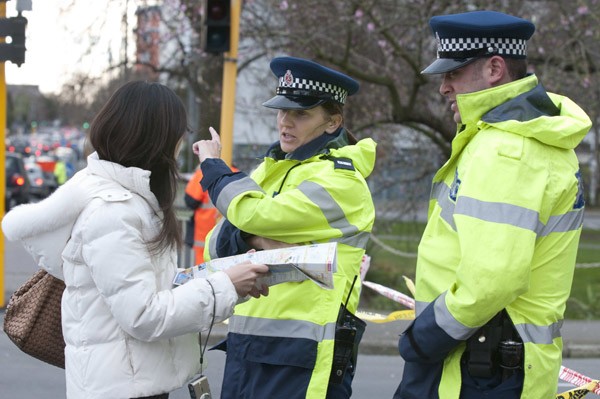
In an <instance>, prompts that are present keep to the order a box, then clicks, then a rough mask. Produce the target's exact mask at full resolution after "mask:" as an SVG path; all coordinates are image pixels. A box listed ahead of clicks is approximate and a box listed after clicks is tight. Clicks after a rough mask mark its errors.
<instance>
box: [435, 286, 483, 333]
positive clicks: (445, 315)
mask: <svg viewBox="0 0 600 399" xmlns="http://www.w3.org/2000/svg"><path fill="white" fill-rule="evenodd" d="M446 294H447V291H446V292H444V293H443V294H442V295H440V296H439V297H438V298H437V299H436V300H435V303H434V305H433V312H434V314H435V322H436V323H437V325H438V326H440V328H441V329H442V330H444V331H445V332H446V334H448V335H449V336H451V337H452V338H454V339H455V340H457V341H464V340H465V339H467V338H469V337H470V336H471V335H473V334H474V333H475V331H477V330H478V329H479V327H467V326H465V325H464V324H462V323H460V322H459V321H458V320H456V319H455V318H454V316H452V314H450V311H449V310H448V308H447V307H446Z"/></svg>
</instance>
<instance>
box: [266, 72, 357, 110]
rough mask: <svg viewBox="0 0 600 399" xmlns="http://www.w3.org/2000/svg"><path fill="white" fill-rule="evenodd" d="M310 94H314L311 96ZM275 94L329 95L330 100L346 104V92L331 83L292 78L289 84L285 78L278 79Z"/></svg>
mask: <svg viewBox="0 0 600 399" xmlns="http://www.w3.org/2000/svg"><path fill="white" fill-rule="evenodd" d="M310 93H314V94H313V95H311V94H310ZM277 94H288V95H298V96H305V97H306V96H314V97H319V95H320V94H329V95H331V99H332V100H334V101H337V102H339V103H341V104H345V103H346V98H347V97H348V91H347V90H344V89H342V88H341V87H339V86H336V85H333V84H331V83H323V82H317V81H316V80H310V79H299V78H294V79H293V80H292V82H291V83H288V82H286V81H285V76H283V77H280V78H279V87H278V88H277Z"/></svg>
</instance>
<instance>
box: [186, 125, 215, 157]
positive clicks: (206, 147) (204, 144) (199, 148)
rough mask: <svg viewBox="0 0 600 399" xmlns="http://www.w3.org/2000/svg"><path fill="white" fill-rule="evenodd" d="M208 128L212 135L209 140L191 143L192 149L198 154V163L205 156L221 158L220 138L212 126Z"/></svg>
mask: <svg viewBox="0 0 600 399" xmlns="http://www.w3.org/2000/svg"><path fill="white" fill-rule="evenodd" d="M208 130H209V132H210V135H211V136H212V139H211V140H200V141H196V142H195V143H194V144H193V145H192V151H194V154H196V155H198V159H200V163H202V161H204V160H205V159H206V158H221V138H220V137H219V133H217V131H216V130H215V129H214V128H213V127H212V126H211V127H210V128H208Z"/></svg>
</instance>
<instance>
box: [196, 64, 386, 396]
mask: <svg viewBox="0 0 600 399" xmlns="http://www.w3.org/2000/svg"><path fill="white" fill-rule="evenodd" d="M271 70H272V71H273V73H274V74H275V75H276V76H277V77H278V78H279V85H278V87H277V95H276V96H275V97H273V98H272V99H270V100H269V101H267V102H265V103H264V104H263V105H264V106H266V107H269V108H275V109H278V110H279V111H278V113H277V128H278V130H279V141H278V142H276V143H275V144H273V145H272V146H271V147H270V149H269V150H268V152H267V154H266V155H265V158H264V161H263V162H262V163H261V164H260V165H259V167H258V168H257V169H256V170H255V171H254V172H253V173H252V175H251V176H247V175H245V174H244V173H233V172H232V171H231V170H230V169H229V168H228V167H227V166H226V165H225V163H224V162H223V161H222V160H220V159H218V157H219V154H220V142H219V137H218V135H217V134H216V132H214V130H213V131H212V132H211V133H212V135H213V139H212V140H204V141H200V142H197V143H195V144H194V150H195V152H196V153H197V154H198V155H199V158H200V162H201V168H202V172H203V173H204V179H203V180H202V183H201V184H202V186H203V188H205V189H207V190H208V191H209V193H210V197H211V199H212V201H213V203H214V204H216V206H217V208H218V209H219V211H220V212H221V213H222V214H223V215H225V216H226V220H223V221H222V222H221V223H220V224H219V225H217V226H216V227H215V229H214V230H213V231H212V233H211V235H210V237H209V238H208V249H207V251H206V252H208V254H207V253H205V255H210V257H211V258H215V257H223V256H229V255H234V254H238V253H243V252H245V251H247V250H248V249H250V248H256V249H264V248H272V247H273V246H274V245H276V244H277V243H278V242H280V243H285V244H294V245H303V244H310V243H322V242H331V241H336V242H337V243H338V252H337V272H336V273H335V276H334V284H335V288H334V289H333V290H325V289H322V288H319V287H318V286H317V285H315V284H314V283H313V282H311V281H305V282H300V283H297V282H293V283H284V284H279V285H276V286H273V287H271V290H270V294H269V297H268V298H264V299H261V300H253V299H251V300H250V301H248V302H246V303H244V304H242V305H239V306H237V307H236V309H235V314H234V316H233V317H232V318H231V319H230V323H229V334H228V338H227V341H226V345H223V347H226V351H227V361H226V365H225V374H224V381H223V391H222V398H235V399H240V398H273V397H277V398H284V397H285V398H311V399H312V398H325V397H327V398H348V397H350V394H351V387H350V385H351V383H352V378H353V376H354V365H355V361H356V358H355V357H356V349H357V345H358V341H360V337H361V335H362V330H364V323H363V322H362V321H360V320H359V319H356V318H354V317H353V316H351V315H348V314H346V317H347V320H349V321H350V322H349V323H348V324H347V326H349V327H350V335H351V336H353V335H354V334H356V339H354V345H353V344H352V342H350V344H349V346H350V353H352V350H354V352H353V355H354V356H350V358H349V359H344V358H343V356H336V357H335V359H336V361H335V362H334V343H335V342H336V341H337V344H335V345H336V349H337V351H336V354H337V355H340V354H343V350H344V349H347V348H345V347H344V343H343V342H342V341H340V339H339V338H340V337H339V332H338V340H335V339H334V338H335V337H336V320H337V319H338V314H339V313H340V312H341V306H340V305H341V304H342V303H344V302H345V301H346V298H347V297H349V300H348V302H347V308H348V310H349V311H350V312H352V313H354V312H355V311H356V309H357V306H358V299H359V294H360V282H359V281H357V282H356V283H355V285H354V289H353V290H351V287H352V284H353V280H354V278H355V276H357V275H358V274H359V266H360V262H361V259H362V256H363V254H364V251H365V246H366V244H367V241H368V237H369V233H370V231H371V228H372V225H373V221H374V218H375V211H374V206H373V202H372V199H371V194H370V192H369V189H368V187H367V184H366V182H365V178H366V177H367V176H368V175H369V174H370V173H371V171H372V170H373V167H374V164H375V146H376V144H375V142H374V141H373V140H371V139H364V140H361V141H358V142H357V140H356V139H355V138H354V137H353V136H352V134H351V133H350V132H348V131H347V130H346V129H345V128H344V127H343V113H342V112H343V105H344V103H345V100H346V97H347V96H348V95H352V94H354V93H356V91H357V90H358V83H357V82H356V81H355V80H354V79H352V78H350V77H348V76H346V75H344V74H341V73H339V72H337V71H334V70H332V69H329V68H326V67H324V66H322V65H319V64H317V63H315V62H312V61H309V60H305V59H299V58H292V57H279V58H275V59H273V60H272V61H271ZM346 332H347V331H346ZM337 360H339V361H337Z"/></svg>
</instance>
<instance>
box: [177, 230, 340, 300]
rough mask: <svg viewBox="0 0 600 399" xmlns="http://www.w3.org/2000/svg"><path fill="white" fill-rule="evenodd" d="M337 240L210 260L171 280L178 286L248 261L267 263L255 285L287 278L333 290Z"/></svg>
mask: <svg viewBox="0 0 600 399" xmlns="http://www.w3.org/2000/svg"><path fill="white" fill-rule="evenodd" d="M336 249H337V243H335V242H332V243H327V244H311V245H302V246H297V247H288V248H280V249H269V250H265V251H257V252H248V253H245V254H240V255H234V256H228V257H226V258H217V259H212V260H210V261H208V262H205V263H202V264H200V265H196V266H193V267H190V268H187V269H183V270H181V271H180V272H178V273H177V275H176V276H175V278H174V279H173V284H175V285H181V284H184V283H185V282H187V281H189V280H191V279H193V278H205V277H206V276H208V275H209V274H210V273H214V272H217V271H221V270H225V269H227V268H229V267H231V266H234V265H237V264H239V263H242V262H245V261H247V260H249V261H250V262H252V263H262V264H265V265H267V266H269V273H268V274H267V275H266V276H265V277H261V278H260V279H258V280H257V283H258V284H264V285H268V286H271V285H275V284H280V283H286V282H291V281H304V280H311V281H313V282H314V283H315V284H317V285H319V286H320V287H322V288H325V289H333V273H335V272H336V270H337V263H336Z"/></svg>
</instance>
